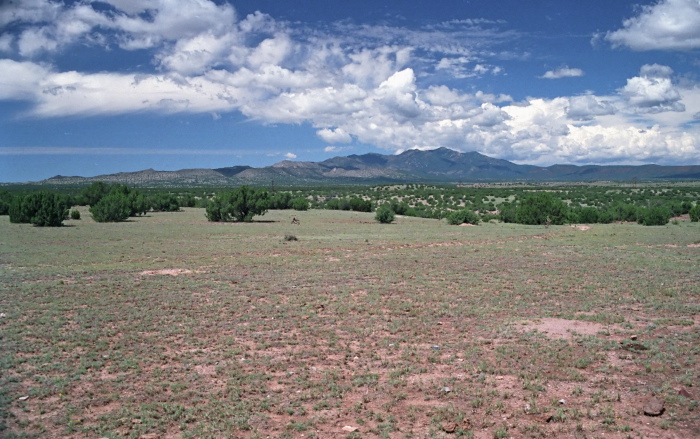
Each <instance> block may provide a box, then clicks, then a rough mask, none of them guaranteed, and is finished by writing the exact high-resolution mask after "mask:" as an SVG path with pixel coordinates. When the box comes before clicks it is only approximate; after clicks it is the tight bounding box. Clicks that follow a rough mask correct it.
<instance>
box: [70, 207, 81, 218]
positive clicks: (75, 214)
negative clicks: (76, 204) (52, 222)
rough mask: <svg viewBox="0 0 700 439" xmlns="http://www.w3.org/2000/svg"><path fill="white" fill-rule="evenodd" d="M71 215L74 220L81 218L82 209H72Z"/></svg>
mask: <svg viewBox="0 0 700 439" xmlns="http://www.w3.org/2000/svg"><path fill="white" fill-rule="evenodd" d="M70 217H71V219H74V220H79V219H80V211H79V210H77V209H73V210H71V211H70Z"/></svg>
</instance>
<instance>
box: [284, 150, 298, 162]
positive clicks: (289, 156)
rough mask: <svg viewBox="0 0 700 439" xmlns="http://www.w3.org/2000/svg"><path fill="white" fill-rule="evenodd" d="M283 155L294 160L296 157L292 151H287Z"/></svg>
mask: <svg viewBox="0 0 700 439" xmlns="http://www.w3.org/2000/svg"><path fill="white" fill-rule="evenodd" d="M284 156H285V157H286V158H287V159H289V160H294V159H295V158H297V155H296V154H294V153H292V152H288V153H286V154H285V155H284Z"/></svg>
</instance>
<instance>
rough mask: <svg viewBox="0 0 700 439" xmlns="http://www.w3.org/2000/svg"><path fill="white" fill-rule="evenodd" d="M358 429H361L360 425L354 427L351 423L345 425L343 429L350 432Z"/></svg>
mask: <svg viewBox="0 0 700 439" xmlns="http://www.w3.org/2000/svg"><path fill="white" fill-rule="evenodd" d="M357 430H359V428H358V427H352V426H350V425H346V426H345V427H343V431H347V432H348V433H352V432H354V431H357Z"/></svg>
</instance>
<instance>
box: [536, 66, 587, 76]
mask: <svg viewBox="0 0 700 439" xmlns="http://www.w3.org/2000/svg"><path fill="white" fill-rule="evenodd" d="M577 76H583V70H581V69H572V68H569V67H561V68H558V69H556V70H549V71H547V72H546V73H545V74H544V75H542V76H540V78H544V79H561V78H574V77H577Z"/></svg>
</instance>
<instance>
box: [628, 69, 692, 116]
mask: <svg viewBox="0 0 700 439" xmlns="http://www.w3.org/2000/svg"><path fill="white" fill-rule="evenodd" d="M672 73H673V71H672V70H671V68H670V67H668V66H660V65H658V64H653V65H645V66H643V67H642V68H641V70H640V73H639V76H636V77H634V78H630V79H628V80H627V84H626V85H625V86H624V87H623V88H622V89H621V90H620V94H621V95H622V96H623V97H624V98H625V99H626V100H627V102H628V103H629V104H630V105H631V106H632V107H633V108H634V109H635V111H637V112H639V113H660V112H663V111H679V112H680V111H684V110H685V106H684V105H683V103H682V102H681V95H680V93H679V92H678V90H677V89H676V88H675V86H674V85H673V83H672V82H671V74H672Z"/></svg>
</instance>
